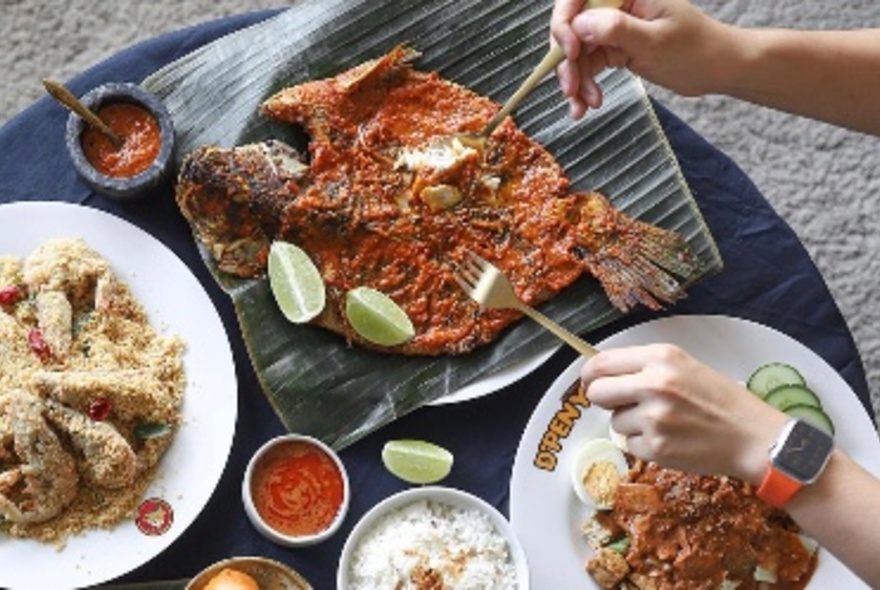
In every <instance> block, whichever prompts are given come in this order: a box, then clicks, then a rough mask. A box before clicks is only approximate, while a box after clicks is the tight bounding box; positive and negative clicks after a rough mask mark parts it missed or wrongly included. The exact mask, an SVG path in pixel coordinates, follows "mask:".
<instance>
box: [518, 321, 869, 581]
mask: <svg viewBox="0 0 880 590" xmlns="http://www.w3.org/2000/svg"><path fill="white" fill-rule="evenodd" d="M654 342H669V343H672V344H677V345H679V346H681V347H682V348H684V349H685V350H688V351H690V352H691V353H692V354H694V355H695V356H697V357H698V358H699V359H700V360H702V361H703V362H705V363H707V364H708V365H710V366H712V367H714V368H715V369H716V370H718V371H720V372H722V373H724V374H726V375H728V376H729V377H731V378H733V379H735V380H737V381H745V380H746V379H747V378H748V376H749V375H750V374H751V373H752V371H754V370H755V368H757V367H758V366H760V365H762V364H765V363H768V362H772V361H778V362H784V363H788V364H790V365H792V366H794V367H796V368H797V369H798V370H799V371H800V372H801V373H802V374H803V376H804V377H805V379H806V381H807V383H808V384H809V385H810V387H811V389H813V390H814V391H815V392H816V393H817V394H819V396H820V398H821V400H822V403H823V408H824V410H825V412H826V413H827V414H828V415H829V416H830V417H831V419H832V420H833V421H834V423H835V424H836V425H837V434H836V435H835V442H836V444H837V445H838V447H839V448H841V449H842V450H844V451H845V452H846V453H847V454H848V455H850V457H852V458H853V459H854V460H855V461H857V462H858V463H860V464H861V465H862V466H864V467H865V468H866V469H868V470H869V471H870V472H872V473H873V474H875V475H880V439H878V437H877V432H876V430H875V429H874V426H873V423H872V422H871V419H870V417H869V416H868V414H867V412H865V410H864V408H863V407H862V406H861V404H860V403H859V401H858V397H857V396H856V394H855V392H853V391H852V389H851V388H850V387H849V385H847V383H846V381H844V379H843V378H842V377H841V376H840V375H839V374H838V373H837V372H836V371H835V370H834V369H833V368H832V367H831V366H830V365H829V364H828V363H826V362H825V361H824V360H823V359H822V358H821V357H820V356H818V355H817V354H816V353H814V352H813V351H812V350H810V349H809V348H807V347H806V346H804V345H803V344H801V343H800V342H797V341H796V340H794V339H792V338H790V337H789V336H787V335H785V334H783V333H781V332H778V331H776V330H774V329H772V328H768V327H766V326H763V325H761V324H757V323H754V322H750V321H746V320H741V319H736V318H730V317H724V316H674V317H668V318H662V319H658V320H653V321H649V322H646V323H644V324H640V325H637V326H634V327H632V328H629V329H626V330H623V331H621V332H619V333H618V334H615V335H614V336H611V337H610V338H608V339H606V340H604V341H603V342H600V343H599V344H598V345H597V346H598V348H600V349H604V348H616V347H621V346H633V345H641V344H649V343H654ZM583 362H584V361H583V359H579V360H577V361H575V362H574V363H572V365H571V366H569V367H568V368H567V369H566V370H565V371H564V372H563V373H562V374H561V375H560V376H559V377H558V378H557V379H556V381H555V382H554V383H553V384H552V385H551V386H550V388H549V389H548V390H547V392H546V394H545V395H544V397H543V398H542V399H541V401H540V403H539V404H538V406H537V407H536V408H535V411H534V413H533V414H532V417H531V418H530V420H529V422H528V424H527V426H526V429H525V431H524V433H523V436H522V439H521V440H520V444H519V448H518V449H517V453H516V457H515V459H514V464H513V472H512V476H511V482H510V518H511V522H512V523H513V528H514V530H515V531H516V534H517V536H518V537H519V539H520V540H521V541H522V544H523V548H524V549H525V552H526V557H527V559H528V561H529V565H530V571H531V576H532V578H531V582H532V587H534V588H583V589H587V590H589V589H598V588H599V586H598V585H597V584H596V582H595V581H594V580H593V579H592V578H591V577H590V575H589V574H588V573H587V572H586V570H585V568H584V565H585V563H586V561H587V560H588V559H589V558H590V557H591V556H592V550H591V549H590V547H589V545H588V543H587V541H586V539H585V538H584V536H583V535H582V534H581V526H582V525H583V524H584V523H585V522H586V521H587V520H588V519H589V516H590V514H589V511H588V509H587V508H586V507H585V506H584V505H583V504H582V503H581V502H580V501H579V500H578V498H577V497H576V496H575V493H574V490H573V489H572V485H571V477H570V473H569V472H570V469H571V465H570V464H571V462H572V460H573V458H574V456H575V454H576V453H577V450H578V449H579V448H580V447H581V445H582V444H583V443H584V442H586V441H587V440H589V439H591V438H596V437H608V436H609V429H608V426H609V416H610V415H609V413H608V412H606V411H604V410H601V409H599V408H588V407H586V405H587V401H586V399H585V397H584V395H583V393H582V392H579V391H578V387H577V385H578V381H579V373H580V369H581V366H582V365H583ZM807 588H866V586H865V585H864V583H862V582H861V581H859V579H858V578H857V577H856V576H855V575H854V574H853V573H851V572H850V571H849V570H848V569H847V568H846V567H844V566H843V564H841V563H840V562H839V561H838V560H837V559H836V558H835V557H834V556H833V555H831V554H830V553H828V552H827V551H824V550H822V549H820V553H819V562H818V567H817V569H816V571H815V573H814V575H813V577H812V579H811V580H810V582H809V584H808V586H807Z"/></svg>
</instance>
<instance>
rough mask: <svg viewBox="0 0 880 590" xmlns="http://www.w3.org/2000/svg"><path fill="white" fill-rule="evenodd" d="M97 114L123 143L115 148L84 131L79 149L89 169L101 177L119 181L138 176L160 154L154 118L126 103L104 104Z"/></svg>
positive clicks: (91, 130) (93, 131)
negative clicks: (88, 163) (81, 149)
mask: <svg viewBox="0 0 880 590" xmlns="http://www.w3.org/2000/svg"><path fill="white" fill-rule="evenodd" d="M96 114H97V115H98V117H99V118H100V119H101V120H102V121H104V122H105V123H106V124H107V125H108V126H109V127H110V129H112V130H113V131H115V132H116V134H117V135H119V136H120V137H121V138H122V139H123V144H122V146H120V147H118V148H117V147H115V146H114V145H113V143H112V142H111V141H110V139H109V138H108V137H107V136H106V135H104V134H103V133H102V132H101V131H99V130H97V129H94V128H92V127H88V128H86V130H85V131H84V132H83V134H82V148H83V153H84V154H85V156H86V159H87V160H88V161H89V162H90V163H91V164H92V166H94V167H95V169H96V170H98V171H99V172H101V173H102V174H105V175H107V176H114V177H121V178H126V177H131V176H137V175H138V174H140V173H141V172H143V171H144V170H146V169H147V168H149V167H150V164H152V163H153V161H154V160H155V159H156V156H158V155H159V146H160V143H161V134H160V131H159V123H158V121H156V118H155V117H154V116H153V115H152V114H151V113H150V112H149V111H148V110H147V109H145V108H143V107H141V106H138V105H136V104H132V103H127V102H117V103H111V104H108V105H104V106H102V107H100V108H99V109H98V111H97V113H96Z"/></svg>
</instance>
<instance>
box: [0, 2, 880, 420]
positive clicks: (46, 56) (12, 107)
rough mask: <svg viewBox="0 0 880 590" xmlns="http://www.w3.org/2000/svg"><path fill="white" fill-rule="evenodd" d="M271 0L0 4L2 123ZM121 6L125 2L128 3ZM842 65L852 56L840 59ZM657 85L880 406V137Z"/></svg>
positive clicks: (790, 9)
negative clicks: (849, 354)
mask: <svg viewBox="0 0 880 590" xmlns="http://www.w3.org/2000/svg"><path fill="white" fill-rule="evenodd" d="M696 3H697V4H698V5H699V6H701V7H702V8H703V9H704V10H706V11H707V12H708V13H710V14H712V15H715V16H716V17H718V18H720V19H721V20H723V21H726V22H735V23H740V24H743V25H752V26H767V27H769V26H784V27H795V28H816V29H833V28H856V27H860V26H874V27H878V26H880V3H878V2H876V1H875V0H849V1H847V2H826V1H823V0H776V1H775V2H766V1H764V0H697V2H696ZM280 5H281V3H279V2H273V1H271V0H184V1H180V0H176V1H172V0H154V1H153V2H151V3H149V4H148V3H143V2H125V3H117V2H102V1H99V0H67V1H66V2H60V1H57V0H0V72H3V74H2V85H0V124H2V123H3V122H5V121H6V120H7V119H9V118H10V117H11V116H13V115H14V114H15V113H17V112H18V111H20V110H22V109H23V108H25V107H26V106H27V105H29V104H30V103H31V102H33V101H34V100H36V99H37V98H39V97H41V96H42V94H43V90H42V86H41V84H40V80H41V79H42V78H44V77H51V78H54V79H58V80H66V79H68V78H70V77H71V76H73V75H74V74H76V73H77V72H79V71H81V70H84V69H86V68H88V67H90V66H91V65H94V64H95V63H97V62H99V61H100V60H102V59H104V58H106V57H108V56H110V55H112V54H113V53H115V52H117V51H119V50H121V49H123V48H126V47H128V46H130V45H132V44H134V43H136V42H138V41H140V40H142V39H145V38H149V37H153V36H155V35H158V34H161V33H163V32H167V31H171V30H175V29H178V28H181V27H184V26H187V25H189V24H194V23H197V22H201V21H205V20H210V19H214V18H218V17H221V16H226V15H229V14H233V13H239V12H246V11H250V10H257V9H262V8H271V7H273V6H280ZM123 7H124V8H123ZM841 67H845V64H841ZM649 90H650V91H651V93H652V94H653V95H654V96H655V97H657V98H658V99H659V100H660V101H662V102H664V103H665V104H666V105H667V106H669V107H670V108H671V109H672V110H673V111H674V112H675V113H676V114H678V115H679V116H680V117H681V118H682V119H684V120H685V121H686V122H688V123H689V124H690V125H691V126H692V127H694V128H695V129H696V130H697V131H699V132H700V133H702V134H703V135H704V136H705V137H706V138H707V139H709V141H711V142H712V143H713V144H714V145H716V146H717V147H719V148H720V149H721V150H723V151H724V152H726V153H727V154H729V155H730V156H731V157H732V158H733V159H734V160H735V161H736V162H737V163H738V164H739V165H740V166H741V167H742V168H743V169H744V170H745V171H746V173H747V174H748V175H749V176H750V177H751V178H752V180H754V182H755V183H756V184H757V186H758V188H759V189H760V190H761V191H762V192H763V193H764V195H766V196H767V198H768V199H769V200H770V202H771V203H772V204H773V206H774V207H775V208H776V210H777V211H778V212H779V213H780V214H781V215H782V216H783V217H784V218H785V219H787V220H788V222H789V223H790V224H791V226H792V227H793V228H794V229H795V231H796V232H797V233H798V235H799V236H800V238H801V239H802V241H803V242H804V244H805V245H806V247H807V249H808V250H809V252H810V254H811V256H812V257H813V260H814V261H815V262H816V265H817V266H818V267H819V270H820V271H821V272H822V274H823V276H824V277H825V280H826V281H827V282H828V285H829V287H830V289H831V292H832V293H833V295H834V297H835V298H836V299H837V302H838V305H839V306H840V309H841V311H842V312H843V315H844V317H845V318H846V321H847V323H848V324H849V327H850V329H851V330H852V332H853V334H854V336H855V339H856V343H857V345H858V347H859V350H860V351H861V354H862V359H863V361H864V364H865V369H866V371H867V375H868V384H869V387H870V390H871V392H872V395H873V400H874V402H873V403H874V408H875V410H876V411H877V412H878V413H880V300H878V298H876V297H874V294H875V293H877V292H880V261H878V260H880V259H878V257H877V254H878V252H880V214H878V212H877V209H878V206H880V139H878V138H874V137H869V136H865V135H862V134H858V133H853V132H849V131H844V130H841V129H837V128H834V127H831V126H829V125H825V124H822V123H817V122H815V121H810V120H806V119H801V118H797V117H794V116H791V115H786V114H783V113H779V112H775V111H771V110H768V109H763V108H759V107H755V106H752V105H748V104H745V103H742V102H737V101H734V100H730V99H726V98H723V97H707V98H700V99H685V98H681V97H677V96H673V95H671V94H670V93H668V92H666V91H664V90H663V89H658V88H653V87H649Z"/></svg>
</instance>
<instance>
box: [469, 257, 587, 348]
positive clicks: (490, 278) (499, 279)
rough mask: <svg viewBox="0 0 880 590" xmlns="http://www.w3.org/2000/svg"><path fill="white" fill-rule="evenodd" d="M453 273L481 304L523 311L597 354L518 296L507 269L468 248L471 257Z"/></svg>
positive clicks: (494, 307) (560, 336) (575, 346)
mask: <svg viewBox="0 0 880 590" xmlns="http://www.w3.org/2000/svg"><path fill="white" fill-rule="evenodd" d="M454 276H455V280H456V282H457V283H458V284H459V285H461V288H462V289H464V291H465V293H467V294H468V296H469V297H470V298H471V299H473V300H474V301H476V302H477V303H479V304H480V305H481V306H483V307H487V308H490V309H515V310H517V311H520V312H522V313H524V314H525V315H527V316H529V317H530V318H532V319H533V320H535V321H536V322H538V323H539V324H541V325H542V326H543V327H545V328H547V329H548V330H550V331H551V332H553V333H554V334H555V335H556V336H558V337H559V338H560V339H562V340H564V341H565V342H566V343H567V344H568V345H569V346H571V347H572V348H574V349H575V350H577V351H578V352H579V353H581V354H582V355H584V356H586V357H591V356H593V355H594V354H596V352H597V350H596V349H595V348H593V347H592V346H591V345H590V344H588V343H587V342H585V341H583V340H581V339H580V338H578V337H577V336H575V335H574V334H572V333H571V332H569V331H568V330H566V329H565V328H563V327H562V326H560V325H559V324H557V323H556V322H554V321H553V320H551V319H550V318H548V317H547V316H545V315H544V314H542V313H541V312H539V311H538V310H536V309H535V308H533V307H531V306H530V305H527V304H526V303H524V302H523V300H522V299H520V298H519V296H517V294H516V292H515V291H514V290H513V285H511V284H510V280H509V279H508V278H507V277H506V276H504V273H502V272H501V271H500V270H498V268H497V267H496V266H495V265H493V264H492V263H491V262H488V261H487V260H484V259H483V258H482V257H480V256H479V255H477V254H474V253H473V252H468V259H467V260H465V262H464V263H463V264H461V265H459V267H458V268H457V269H456V272H455V274H454Z"/></svg>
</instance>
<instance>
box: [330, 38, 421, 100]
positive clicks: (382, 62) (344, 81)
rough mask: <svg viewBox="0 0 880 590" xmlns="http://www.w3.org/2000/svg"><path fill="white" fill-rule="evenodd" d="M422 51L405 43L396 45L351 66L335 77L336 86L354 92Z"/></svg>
mask: <svg viewBox="0 0 880 590" xmlns="http://www.w3.org/2000/svg"><path fill="white" fill-rule="evenodd" d="M421 55H422V53H421V52H420V51H418V50H416V49H413V48H411V47H408V46H407V45H398V46H396V47H395V48H394V49H392V50H391V51H389V52H388V53H386V54H385V55H383V56H382V57H380V58H378V59H374V60H371V61H368V62H366V63H364V64H363V65H361V66H358V67H355V68H352V69H351V70H348V71H346V72H343V73H342V74H340V75H338V76H337V77H336V82H337V87H338V88H339V89H340V90H342V91H343V92H346V93H349V94H350V93H352V92H356V91H357V90H358V89H359V88H361V87H362V86H364V85H367V84H369V83H370V82H371V81H374V80H381V79H382V78H384V77H385V75H386V74H388V73H389V72H391V71H394V70H398V69H400V68H403V67H409V65H410V64H411V63H412V62H413V61H415V60H416V59H418V58H419V57H421Z"/></svg>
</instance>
